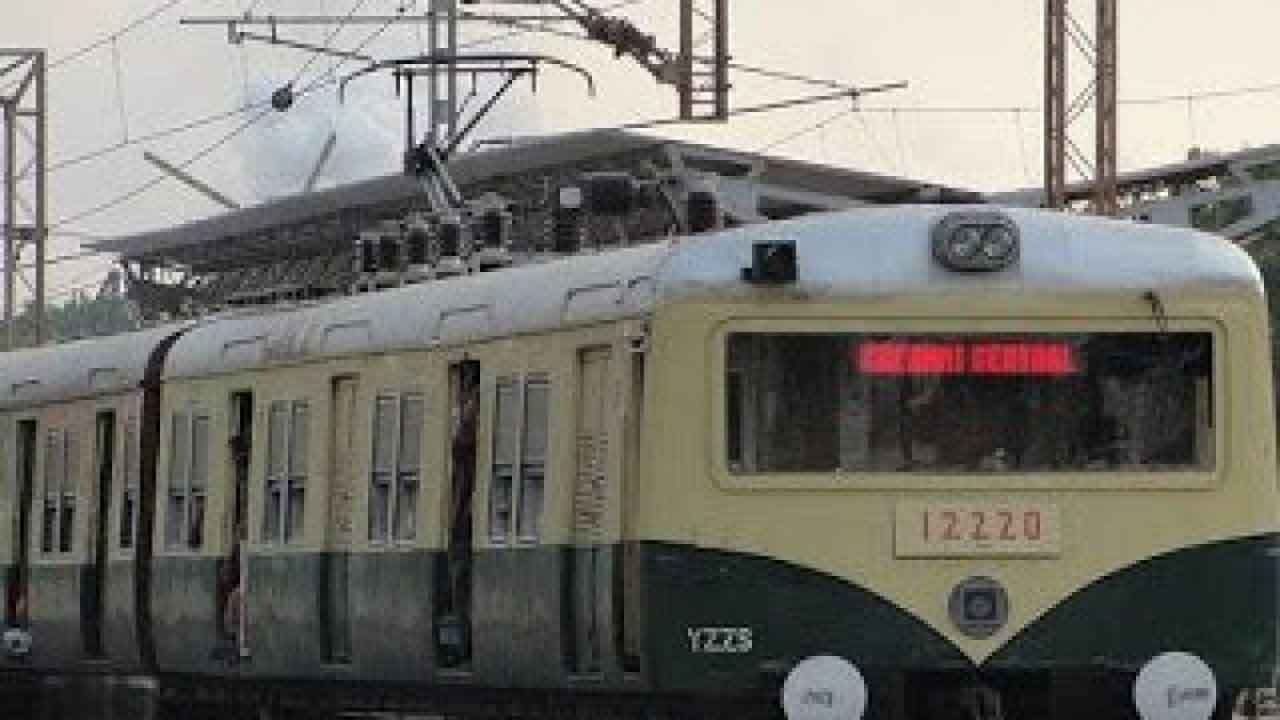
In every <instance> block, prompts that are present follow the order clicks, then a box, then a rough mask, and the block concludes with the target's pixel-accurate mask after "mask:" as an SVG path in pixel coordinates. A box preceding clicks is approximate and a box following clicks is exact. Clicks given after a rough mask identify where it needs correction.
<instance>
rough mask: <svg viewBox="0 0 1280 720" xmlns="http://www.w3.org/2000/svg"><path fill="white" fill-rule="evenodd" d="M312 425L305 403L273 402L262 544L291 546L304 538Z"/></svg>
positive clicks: (268, 438) (268, 442)
mask: <svg viewBox="0 0 1280 720" xmlns="http://www.w3.org/2000/svg"><path fill="white" fill-rule="evenodd" d="M310 425H311V424H310V409H309V407H308V405H307V403H306V402H304V401H294V402H288V401H277V402H273V403H271V416H270V424H269V425H268V427H267V478H266V493H265V495H266V501H267V506H266V512H265V514H264V516H263V519H262V540H263V542H267V543H276V542H281V541H282V540H283V542H285V543H292V542H298V541H300V540H302V539H303V536H304V529H305V519H306V513H305V512H304V511H305V507H306V504H305V503H306V490H307V453H308V445H309V443H308V439H309V433H310Z"/></svg>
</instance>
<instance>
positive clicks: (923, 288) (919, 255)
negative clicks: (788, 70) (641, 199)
mask: <svg viewBox="0 0 1280 720" xmlns="http://www.w3.org/2000/svg"><path fill="white" fill-rule="evenodd" d="M957 210H959V211H961V212H963V211H965V209H963V208H959V209H958V208H957V207H956V206H903V207H894V208H864V209H858V210H852V211H847V212H839V213H829V214H821V215H812V216H806V217H803V218H799V219H796V220H791V221H786V222H777V223H769V224H763V225H753V226H748V227H743V228H738V229H734V230H728V231H724V232H720V233H715V234H709V235H703V236H697V237H692V238H680V239H679V240H673V241H670V242H666V243H661V244H655V245H646V246H640V247H635V248H630V249H625V250H618V251H610V252H603V253H599V254H586V255H580V256H573V257H568V258H562V259H558V260H554V261H550V262H544V263H535V264H531V265H525V266H520V267H515V268H511V269H507V270H501V271H496V272H490V273H483V274H479V275H472V276H467V277H459V278H454V279H450V280H440V281H433V282H427V283H423V284H419V285H412V286H408V287H404V288H399V289H395V290H391V291H385V292H380V293H371V294H366V295H359V296H355V297H351V298H347V299H343V300H340V301H336V302H329V303H325V304H322V305H317V306H313V307H309V308H304V309H300V310H293V311H289V312H274V313H268V314H264V315H259V316H256V317H248V318H241V319H233V320H226V321H219V322H212V323H206V324H203V325H202V326H200V327H198V328H195V329H193V330H192V331H191V332H190V333H188V334H187V335H186V336H184V337H183V338H182V339H181V340H180V341H179V342H178V343H177V345H176V346H175V347H174V349H173V351H172V352H171V353H170V354H169V360H168V365H167V368H166V377H194V376H201V375H208V374H214V373H220V372H230V371H234V370H239V369H244V368H249V367H258V366H264V365H269V364H273V363H277V362H293V361H299V360H303V359H307V358H316V357H326V356H337V355H343V354H348V353H358V352H380V351H388V350H395V349H409V348H426V347H434V346H439V345H453V344H458V343H462V342H468V341H476V340H483V339H487V338H496V337H502V336H509V335H515V334H519V333H526V332H538V331H543V330H548V329H553V328H557V327H565V326H569V325H581V324H590V323H595V322H604V321H609V320H617V319H622V318H626V317H638V316H642V315H644V314H646V313H648V312H650V311H651V310H653V309H654V308H655V307H657V306H658V305H659V304H662V303H666V302H678V301H681V300H694V299H698V298H705V299H716V298H722V299H732V298H747V297H751V296H753V295H756V294H758V293H759V292H761V291H760V290H759V289H757V288H755V287H753V286H751V285H749V284H747V283H745V282H744V281H743V279H742V269H743V268H744V267H746V266H748V265H750V263H751V249H752V246H753V244H754V243H756V242H758V241H761V240H768V239H787V240H794V241H795V243H796V247H797V255H798V278H797V283H796V285H794V286H792V288H791V289H792V290H794V292H795V293H796V296H798V297H808V298H813V297H829V298H850V299H855V298H860V297H868V298H870V297H878V296H886V295H899V294H956V295H962V294H967V293H989V292H992V291H1013V292H1041V291H1046V292H1107V291H1117V292H1123V291H1135V292H1145V291H1147V290H1163V291H1165V292H1177V291H1178V290H1180V289H1181V290H1194V291H1201V292H1203V291H1211V292H1234V293H1237V294H1245V295H1254V296H1257V297H1259V298H1260V297H1261V296H1262V292H1263V291H1262V281H1261V277H1260V275H1259V274H1258V271H1257V269H1256V267H1255V266H1254V264H1253V262H1252V260H1250V259H1249V257H1248V256H1247V255H1246V254H1245V253H1244V252H1243V251H1241V250H1240V249H1239V248H1237V247H1235V246H1233V245H1231V244H1230V243H1228V242H1226V241H1225V240H1222V239H1221V238H1218V237H1216V236H1212V235H1207V234H1204V233H1199V232H1195V231H1191V230H1185V229H1179V228H1167V227H1162V226H1152V225H1136V224H1132V223H1128V222H1119V221H1113V220H1105V219H1099V218H1089V217H1079V216H1070V215H1065V214H1060V213H1048V212H1044V211H1038V210H1027V209H1007V210H1003V212H1005V213H1006V214H1007V215H1008V216H1009V217H1011V218H1012V219H1013V220H1014V222H1016V223H1017V224H1018V226H1019V228H1020V231H1021V235H1022V251H1021V257H1020V260H1019V262H1018V264H1017V265H1016V266H1015V267H1013V268H1010V269H1008V270H1005V271H1003V272H999V273H976V274H974V273H957V272H952V271H948V270H946V269H944V268H943V267H941V266H940V265H939V264H938V263H937V262H936V261H935V260H934V259H933V256H932V251H931V246H930V242H929V240H930V231H931V228H932V227H933V225H934V224H935V223H936V221H937V220H938V219H940V218H941V217H943V216H944V215H946V214H949V213H952V212H956V211H957ZM968 210H986V211H989V210H991V207H990V206H982V207H974V208H968Z"/></svg>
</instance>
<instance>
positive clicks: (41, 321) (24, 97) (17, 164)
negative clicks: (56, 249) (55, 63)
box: [0, 49, 49, 348]
mask: <svg viewBox="0 0 1280 720" xmlns="http://www.w3.org/2000/svg"><path fill="white" fill-rule="evenodd" d="M46 71H47V60H46V55H45V51H43V50H5V49H0V136H2V140H0V142H2V143H3V146H2V147H3V150H2V151H3V156H4V175H3V183H2V184H3V193H4V206H3V209H2V210H0V211H2V212H3V213H4V216H3V221H4V226H3V230H4V322H5V331H4V332H5V337H6V346H7V347H8V348H13V347H14V345H15V343H16V342H17V341H18V339H19V335H18V330H19V328H18V327H17V319H18V313H17V304H18V296H17V289H18V288H17V284H18V282H19V281H21V282H22V283H23V284H24V285H26V286H27V290H28V292H30V293H31V310H32V315H33V319H32V322H33V324H34V328H33V339H34V341H35V342H36V344H42V343H44V342H45V340H46V339H47V329H46V319H45V267H44V266H45V241H46V239H47V238H48V235H49V232H48V206H47V202H46V201H47V190H46V184H45V183H46V172H47V166H48V151H47V149H48V144H47V122H46V121H47V114H46V98H47V85H46ZM27 248H34V250H35V257H34V259H33V261H32V262H30V263H29V264H25V265H24V264H23V261H22V260H23V254H24V251H25V250H26V249H27ZM24 270H31V271H33V272H32V273H31V275H33V276H34V277H29V276H28V275H27V274H26V273H24V272H23V271H24Z"/></svg>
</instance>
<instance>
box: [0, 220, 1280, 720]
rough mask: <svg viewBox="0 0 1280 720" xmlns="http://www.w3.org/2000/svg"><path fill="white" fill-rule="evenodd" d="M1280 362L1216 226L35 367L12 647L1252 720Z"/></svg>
mask: <svg viewBox="0 0 1280 720" xmlns="http://www.w3.org/2000/svg"><path fill="white" fill-rule="evenodd" d="M1268 353H1269V339H1268V332H1267V307H1266V302H1265V297H1264V292H1263V288H1262V283H1261V280H1260V277H1259V274H1258V272H1257V270H1256V269H1255V267H1254V266H1253V264H1252V263H1251V261H1250V260H1249V259H1248V257H1247V256H1246V255H1245V254H1244V253H1243V252H1241V251H1240V250H1239V249H1237V248H1235V247H1232V246H1231V245H1229V244H1228V243H1226V242H1225V241H1222V240H1220V239H1217V238H1214V237H1211V236H1208V235H1204V234H1200V233H1196V232H1193V231H1187V230H1182V229H1169V228H1160V227H1151V226H1139V225H1132V224H1126V223H1119V222H1113V221H1108V220H1100V219H1092V218H1081V217H1071V216H1066V215H1062V214H1053V213H1045V212H1038V211H1025V210H998V209H994V208H987V207H977V206H975V207H901V208H886V209H862V210H855V211H850V212H843V213H834V214H825V215H814V216H809V217H805V218H801V219H797V220H792V221H787V222H780V223H773V224H767V225H760V226H750V227H743V228H738V229H734V230H729V231H724V232H718V233H712V234H708V235H703V236H697V237H692V238H681V239H680V240H679V241H669V242H664V243H659V244H653V245H646V246H639V247H634V248H629V249H622V250H616V251H609V252H600V253H595V254H583V255H579V256H574V257H568V258H561V259H556V260H554V261H549V262H538V263H531V264H527V265H523V266H519V267H514V268H510V269H505V270H499V271H494V272H486V273H478V274H472V275H468V276H464V277H457V278H452V279H448V280H440V281H435V282H427V283H423V284H420V285H414V286H409V287H404V288H399V289H395V290H390V291H386V292H379V293H372V294H366V295H358V296H353V297H349V298H346V299H342V300H339V301H334V302H328V303H324V304H316V305H309V306H298V307H292V308H288V309H280V310H274V311H264V312H259V313H253V314H245V313H241V314H239V315H228V316H223V317H214V318H210V319H206V320H203V321H199V322H192V323H187V324H182V325H174V326H171V327H165V328H159V329H154V330H149V331H146V332H141V333H135V334H132V335H126V336H119V337H114V338H108V339H99V340H86V341H81V342H75V343H71V344H67V345H62V346H57V347H49V348H42V349H37V350H31V351H24V352H14V353H9V354H7V355H4V356H0V457H2V458H3V463H2V464H0V473H2V475H0V563H2V564H3V568H0V569H2V570H3V572H0V582H3V588H2V592H0V597H3V598H4V608H3V610H4V619H5V622H6V623H7V628H8V632H7V633H5V636H4V647H3V650H4V652H3V657H2V658H0V668H2V669H3V672H4V673H6V674H7V675H8V676H10V677H28V678H31V677H34V678H41V679H46V680H47V679H50V678H55V679H56V678H65V677H76V678H81V679H83V678H86V677H88V678H114V679H120V678H148V679H149V680H148V682H152V683H155V684H157V685H158V686H159V687H160V688H162V689H164V690H165V692H166V693H168V695H166V697H185V698H187V699H188V700H190V701H192V702H194V700H193V699H202V700H203V701H207V702H222V701H225V702H236V700H235V698H237V697H240V696H238V695H237V694H236V693H237V692H239V691H241V690H243V689H244V688H251V689H252V692H251V693H250V695H249V697H250V698H251V700H252V701H253V702H262V703H269V704H270V705H271V706H272V707H274V708H276V709H277V710H279V711H280V712H281V713H282V714H288V712H289V711H290V710H296V711H297V712H299V713H302V716H310V715H307V714H306V713H311V712H314V711H315V707H312V705H316V706H320V705H322V706H323V707H325V708H330V709H334V708H343V709H353V708H355V709H359V708H375V707H389V706H395V707H405V708H409V707H412V708H415V709H421V710H423V711H431V712H440V713H443V714H448V715H451V716H460V717H466V716H485V717H497V716H511V717H562V716H572V715H574V714H575V713H582V712H589V711H590V710H584V708H588V709H589V708H594V709H595V710H598V711H599V712H600V713H612V714H616V715H627V714H631V713H634V714H635V716H638V717H639V716H660V717H680V716H688V717H704V716H711V715H720V716H730V717H761V718H771V717H781V716H783V715H784V714H785V715H786V716H788V717H791V718H793V719H794V720H809V719H816V718H846V719H852V718H856V717H858V716H866V717H871V718H886V719H892V720H907V719H917V718H918V719H934V718H946V717H965V718H975V719H977V720H985V719H986V718H997V717H1008V718H1078V717H1082V716H1088V717H1092V718H1097V719H1101V718H1130V717H1136V716H1137V715H1138V714H1139V712H1141V713H1142V714H1144V715H1147V716H1150V717H1152V720H1154V718H1155V717H1165V716H1169V717H1175V716H1176V717H1192V716H1195V713H1200V714H1201V715H1202V716H1204V717H1207V716H1208V715H1209V714H1210V713H1211V712H1216V713H1217V715H1218V716H1220V717H1225V716H1226V713H1229V712H1230V709H1231V698H1232V697H1234V692H1235V691H1236V690H1238V689H1240V688H1246V687H1255V686H1261V685H1269V684H1271V683H1272V682H1273V672H1274V669H1275V667H1276V631H1277V623H1276V617H1277V607H1276V602H1277V597H1276V589H1277V579H1278V578H1277V558H1276V547H1275V546H1276V537H1277V535H1276V533H1277V524H1278V523H1277V476H1276V457H1275V430H1274V428H1275V425H1274V420H1273V408H1272V389H1271V370H1270V359H1269V354H1268ZM1135 684H1136V685H1135ZM1135 698H1136V702H1135ZM308 703H311V705H308ZM308 708H310V709H308ZM1186 712H1192V715H1190V716H1188V715H1185V714H1183V715H1175V713H1186Z"/></svg>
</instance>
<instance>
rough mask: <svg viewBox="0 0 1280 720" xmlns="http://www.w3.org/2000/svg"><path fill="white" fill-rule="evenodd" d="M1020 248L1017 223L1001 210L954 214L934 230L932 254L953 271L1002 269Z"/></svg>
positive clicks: (948, 216)
mask: <svg viewBox="0 0 1280 720" xmlns="http://www.w3.org/2000/svg"><path fill="white" fill-rule="evenodd" d="M1018 251H1019V239H1018V226H1017V225H1015V224H1014V223H1013V221H1012V220H1010V219H1009V218H1008V217H1006V216H1005V215H1003V214H1001V213H999V212H992V211H978V212H958V213H951V214H950V215H947V216H946V217H944V218H943V219H942V221H941V222H939V223H938V224H937V225H936V226H935V227H934V229H933V256H934V258H936V259H937V260H938V262H940V263H942V264H943V265H944V266H946V267H947V268H949V269H951V270H960V271H965V272H992V271H996V270H1003V269H1005V268H1007V267H1009V266H1010V265H1012V264H1013V263H1014V262H1015V261H1017V259H1018Z"/></svg>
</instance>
